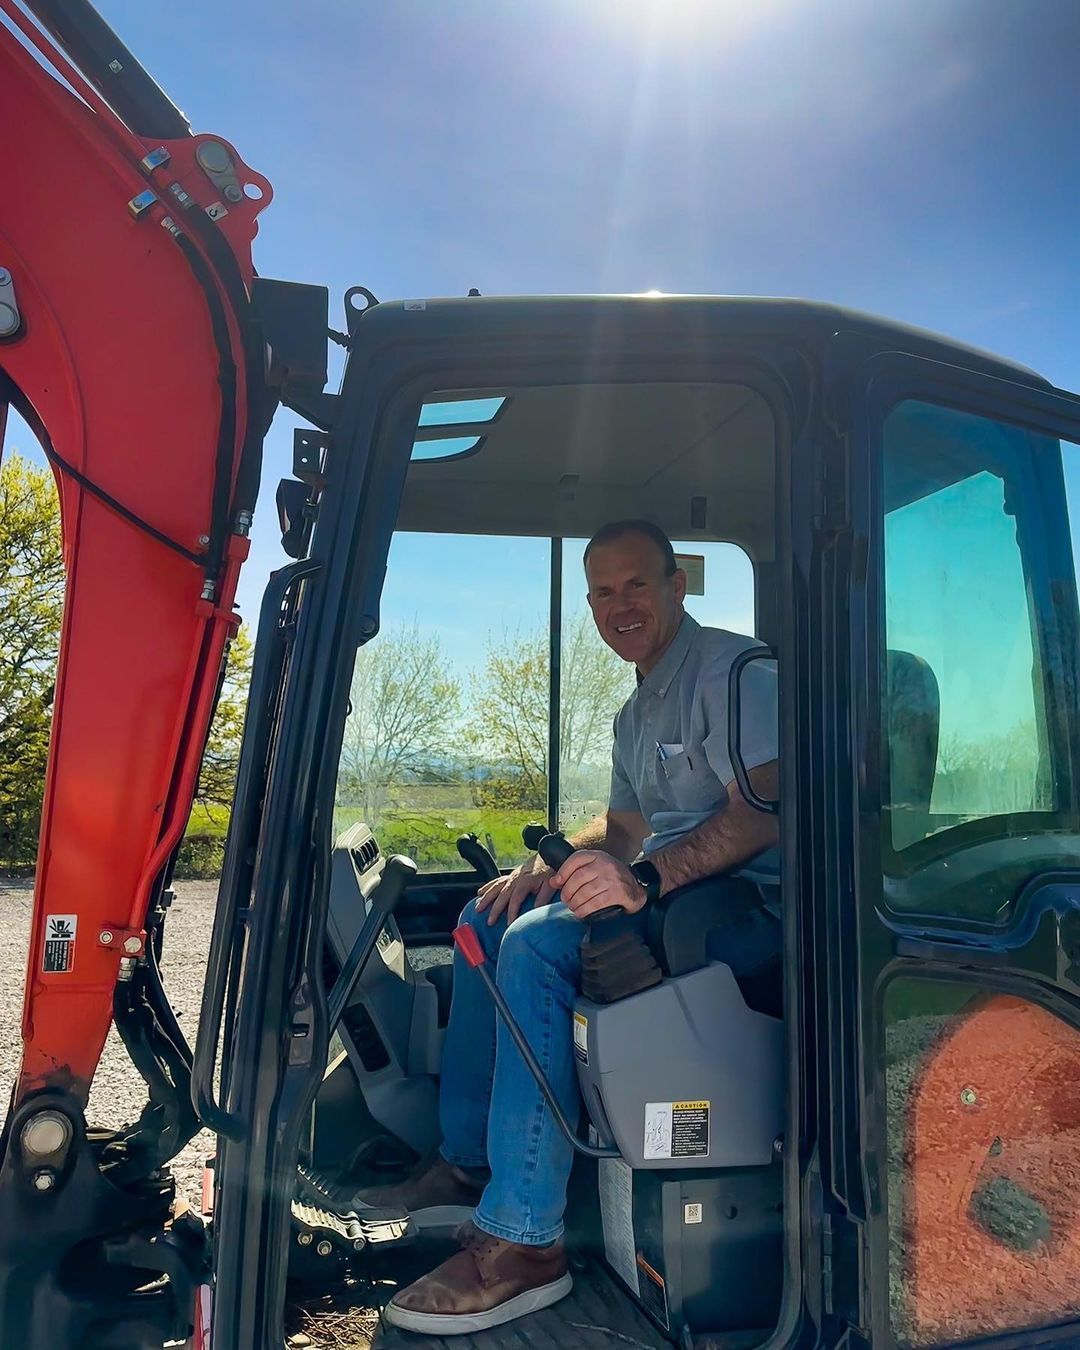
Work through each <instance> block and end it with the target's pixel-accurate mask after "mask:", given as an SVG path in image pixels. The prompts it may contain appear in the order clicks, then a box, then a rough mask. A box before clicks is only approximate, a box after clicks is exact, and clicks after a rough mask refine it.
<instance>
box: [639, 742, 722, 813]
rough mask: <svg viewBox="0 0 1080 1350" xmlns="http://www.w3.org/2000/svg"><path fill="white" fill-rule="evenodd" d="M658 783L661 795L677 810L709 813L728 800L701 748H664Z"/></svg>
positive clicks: (672, 808)
mask: <svg viewBox="0 0 1080 1350" xmlns="http://www.w3.org/2000/svg"><path fill="white" fill-rule="evenodd" d="M656 767H657V780H658V785H659V788H660V792H661V795H662V796H663V797H664V798H665V799H666V802H667V805H668V806H669V808H670V809H671V810H673V811H687V812H695V811H708V810H711V809H713V808H717V809H718V808H719V807H720V806H721V805H722V804H723V801H724V795H725V794H724V785H723V783H721V782H720V780H719V779H718V778H717V776H716V775H715V774H714V773H713V771H712V769H711V768H710V767H709V762H708V760H707V759H706V758H705V751H704V750H703V749H702V748H701V746H700V745H697V746H690V747H689V748H688V749H682V748H679V749H676V748H675V747H674V746H665V747H664V756H663V758H661V757H660V754H659V753H658V754H657V766H656Z"/></svg>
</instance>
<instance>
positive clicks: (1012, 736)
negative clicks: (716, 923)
mask: <svg viewBox="0 0 1080 1350" xmlns="http://www.w3.org/2000/svg"><path fill="white" fill-rule="evenodd" d="M1043 444H1046V442H1043ZM1031 452H1032V446H1031V442H1030V440H1029V438H1028V437H1027V433H1025V432H1022V431H1019V430H1016V429H1013V428H1011V427H1007V426H1004V425H1002V424H999V423H996V422H992V421H990V420H988V419H985V418H979V417H974V416H971V415H968V414H965V413H959V412H955V411H953V410H951V409H947V408H941V407H936V406H932V405H929V404H924V403H917V402H906V403H902V404H900V405H899V406H898V407H897V408H895V409H894V410H893V412H892V413H891V414H890V415H889V417H888V419H887V420H886V423H885V438H884V455H885V462H884V475H883V484H884V497H885V520H884V552H885V597H884V599H885V645H886V649H887V650H886V655H885V669H884V670H883V672H882V676H883V678H882V698H883V708H882V714H883V716H882V725H883V735H884V741H885V744H884V747H883V748H884V754H883V760H882V763H883V774H884V782H883V784H882V788H883V791H882V800H883V806H884V819H883V826H882V827H883V833H884V836H885V847H886V855H887V856H886V872H889V871H890V870H891V868H890V865H889V858H890V856H891V857H892V858H896V857H897V856H898V855H902V854H903V853H904V852H905V850H908V849H911V848H912V847H913V846H915V845H918V844H920V843H921V842H922V841H923V840H926V839H928V838H930V837H931V836H933V835H936V834H940V833H941V832H943V831H947V830H949V829H952V828H954V827H956V826H959V825H962V824H965V823H967V822H971V821H976V820H983V819H986V818H989V817H997V816H1008V815H1013V814H1026V813H1030V812H1043V811H1050V810H1052V809H1053V801H1052V794H1051V787H1050V776H1049V770H1048V763H1047V754H1046V748H1045V721H1046V717H1045V708H1044V705H1043V700H1044V695H1043V687H1044V686H1043V679H1042V674H1041V670H1040V653H1039V648H1038V644H1037V641H1036V638H1035V634H1036V633H1037V628H1036V626H1035V623H1034V613H1033V604H1032V599H1031V594H1030V587H1029V584H1028V578H1027V575H1026V569H1025V558H1024V554H1023V549H1022V539H1023V527H1022V524H1021V522H1019V521H1018V519H1017V516H1016V507H1015V505H1014V501H1015V499H1016V498H1017V497H1018V493H1017V485H1016V483H1015V482H1013V481H1012V476H1011V475H1012V470H1011V468H1010V465H1012V464H1015V463H1018V462H1020V459H1021V457H1022V456H1023V455H1025V454H1030V453H1031Z"/></svg>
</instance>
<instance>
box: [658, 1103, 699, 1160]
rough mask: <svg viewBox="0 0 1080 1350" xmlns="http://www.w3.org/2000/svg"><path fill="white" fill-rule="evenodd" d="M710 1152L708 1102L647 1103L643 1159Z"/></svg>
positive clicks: (682, 1156) (694, 1155)
mask: <svg viewBox="0 0 1080 1350" xmlns="http://www.w3.org/2000/svg"><path fill="white" fill-rule="evenodd" d="M708 1153H709V1103H708V1102H646V1103H645V1143H644V1156H645V1161H646V1162H648V1161H651V1160H655V1159H657V1158H705V1157H707V1156H708Z"/></svg>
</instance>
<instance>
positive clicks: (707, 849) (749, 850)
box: [649, 761, 779, 894]
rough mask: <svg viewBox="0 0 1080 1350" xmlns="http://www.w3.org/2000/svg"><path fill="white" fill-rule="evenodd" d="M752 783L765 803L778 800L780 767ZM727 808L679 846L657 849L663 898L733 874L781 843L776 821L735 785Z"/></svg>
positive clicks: (768, 768)
mask: <svg viewBox="0 0 1080 1350" xmlns="http://www.w3.org/2000/svg"><path fill="white" fill-rule="evenodd" d="M750 781H751V783H752V784H753V786H754V788H755V790H756V791H757V792H759V793H760V794H761V795H762V796H763V797H765V798H768V799H772V798H774V797H775V796H776V782H777V775H776V763H775V761H774V762H773V763H771V764H763V765H761V767H760V768H757V769H752V770H751V771H750ZM728 792H729V798H730V800H729V801H728V804H727V805H726V806H725V807H724V808H723V810H722V811H718V812H717V813H716V815H715V816H710V817H709V819H708V820H706V821H704V822H703V823H702V824H701V825H699V826H698V827H697V829H695V830H691V831H690V832H689V834H685V835H684V836H683V837H682V838H681V839H679V840H677V841H676V842H675V843H674V844H668V846H667V847H666V848H662V849H658V850H657V851H656V852H655V853H653V854H651V855H650V857H649V861H650V862H651V863H652V864H653V866H654V867H655V868H656V870H657V871H658V872H659V873H660V883H661V893H662V894H666V893H667V892H668V891H673V890H675V889H677V888H678V887H679V886H688V885H689V884H690V883H691V882H692V881H700V880H701V878H702V877H710V876H715V875H716V873H718V872H729V871H731V869H732V868H734V867H738V866H739V864H740V863H744V862H746V861H747V860H748V859H750V858H753V857H755V856H756V855H757V854H758V853H762V852H764V851H765V849H767V848H772V847H773V845H775V844H776V842H777V840H778V838H779V829H778V825H777V819H776V817H775V816H773V815H767V814H766V813H764V812H762V811H758V810H757V809H756V808H755V807H753V806H751V805H750V803H749V802H748V801H747V800H746V799H745V797H743V795H742V793H740V792H739V790H738V788H737V787H736V786H735V785H734V784H731V785H730V786H729V789H728Z"/></svg>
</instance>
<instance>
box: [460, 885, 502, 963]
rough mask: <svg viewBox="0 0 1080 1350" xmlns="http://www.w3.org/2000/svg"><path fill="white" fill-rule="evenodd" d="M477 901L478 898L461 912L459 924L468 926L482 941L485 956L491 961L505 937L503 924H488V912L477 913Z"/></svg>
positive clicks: (471, 901)
mask: <svg viewBox="0 0 1080 1350" xmlns="http://www.w3.org/2000/svg"><path fill="white" fill-rule="evenodd" d="M477 899H479V897H478V896H476V897H474V898H473V899H472V900H470V901H469V903H468V904H467V905H466V906H465V908H464V909H463V910H462V911H461V916H460V917H459V919H458V923H459V925H467V926H468V927H469V928H471V929H472V930H473V932H474V933H475V934H476V935H477V937H478V938H479V939H480V945H481V947H483V949H484V952H485V954H486V955H487V957H488V958H489V960H490V959H493V958H494V957H495V955H496V954H497V953H498V950H499V945H500V942H501V939H502V937H503V924H502V923H501V922H500V923H494V924H490V923H488V915H487V911H486V910H480V911H479V912H477V908H476V901H477Z"/></svg>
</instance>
